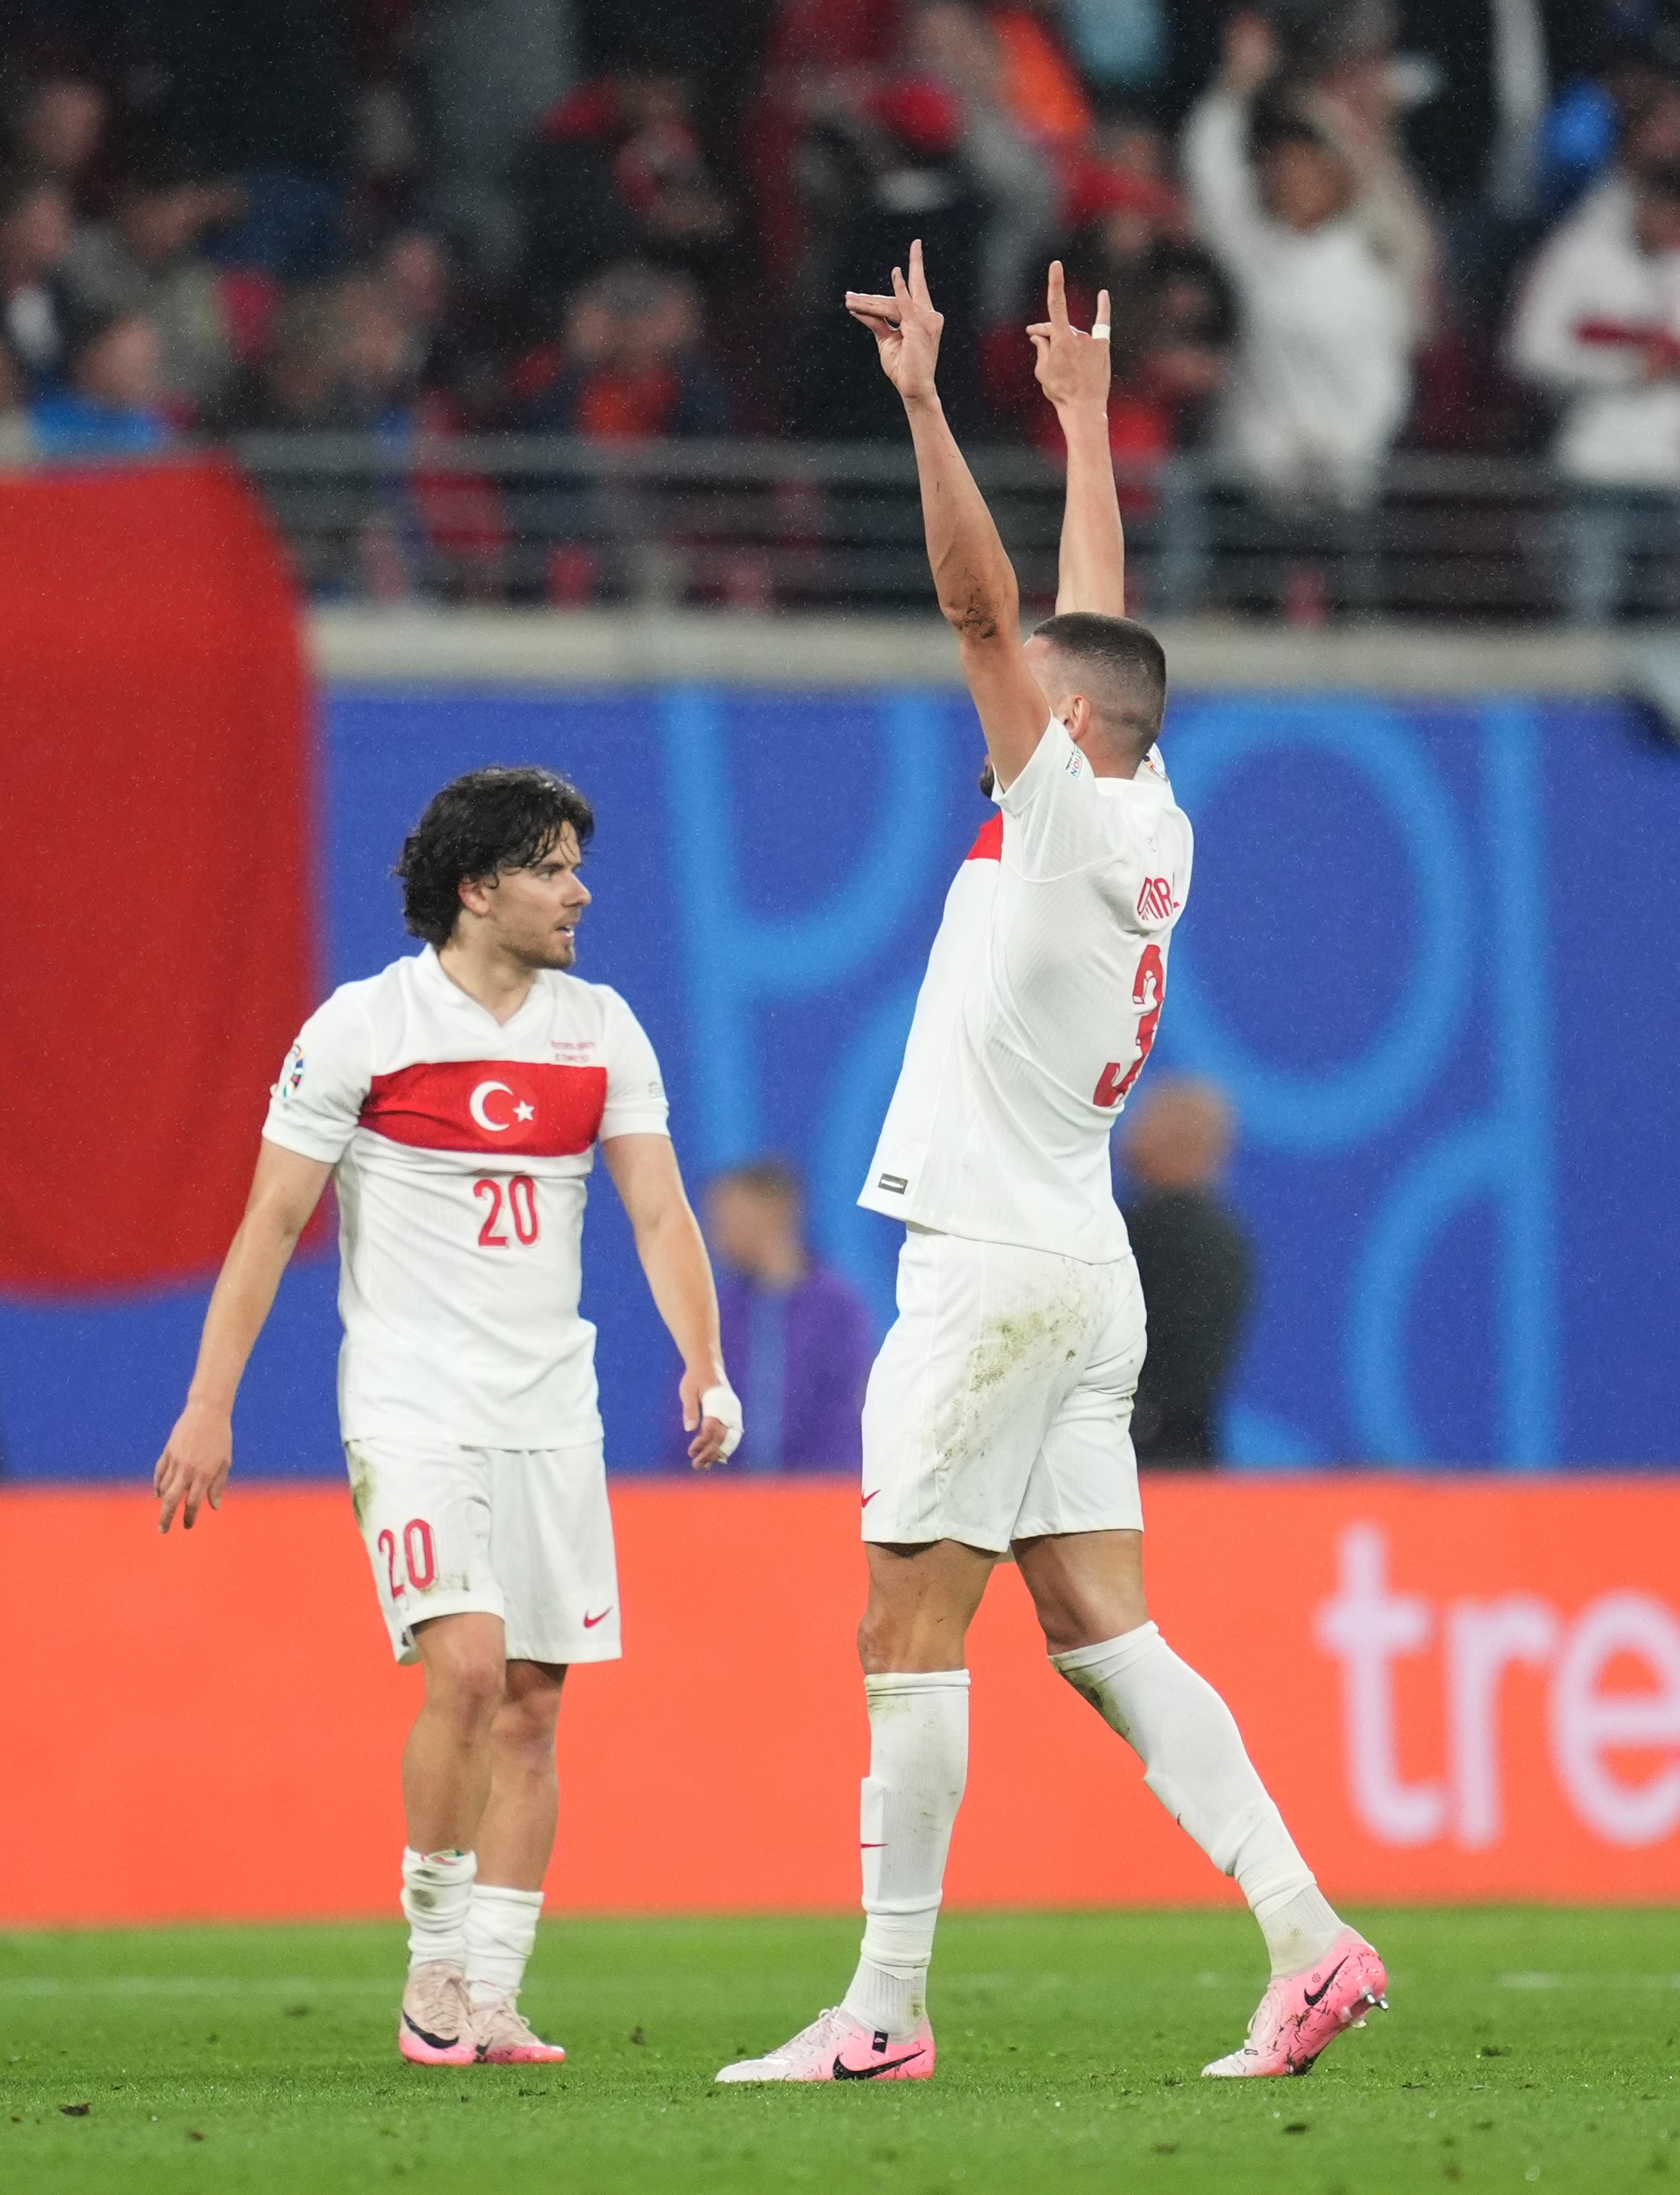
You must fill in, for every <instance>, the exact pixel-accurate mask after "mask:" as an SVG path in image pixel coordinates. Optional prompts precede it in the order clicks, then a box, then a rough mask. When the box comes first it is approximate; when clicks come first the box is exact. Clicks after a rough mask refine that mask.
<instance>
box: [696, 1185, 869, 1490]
mask: <svg viewBox="0 0 1680 2195" xmlns="http://www.w3.org/2000/svg"><path fill="white" fill-rule="evenodd" d="M803 1201H804V1200H803V1191H802V1190H801V1186H800V1182H799V1177H798V1175H797V1173H796V1172H794V1170H793V1168H792V1167H790V1166H788V1165H787V1164H786V1163H785V1161H782V1160H780V1159H759V1160H757V1161H754V1162H753V1163H752V1164H751V1165H749V1166H742V1167H733V1168H732V1169H731V1170H730V1171H729V1172H728V1173H723V1174H720V1175H719V1176H718V1177H717V1178H716V1180H715V1181H713V1182H712V1183H711V1185H710V1187H709V1189H708V1190H707V1192H706V1199H705V1218H706V1235H707V1238H708V1240H709V1241H710V1242H711V1249H712V1255H713V1258H714V1260H715V1261H716V1270H717V1302H718V1310H719V1313H720V1315H721V1318H722V1333H723V1347H724V1350H725V1352H726V1354H727V1357H728V1364H729V1370H730V1375H731V1377H732V1378H733V1379H734V1382H735V1385H736V1386H737V1388H738V1390H739V1393H740V1397H741V1403H742V1415H743V1417H744V1418H745V1422H746V1434H745V1438H744V1439H743V1441H742V1443H741V1445H740V1448H739V1450H738V1451H737V1454H736V1457H735V1465H736V1468H737V1469H738V1470H744V1471H750V1472H751V1471H766V1472H768V1471H849V1470H850V1471H854V1470H856V1469H857V1467H858V1466H859V1464H860V1462H861V1460H862V1436H861V1432H860V1413H861V1411H862V1409H863V1391H864V1386H865V1383H866V1381H867V1380H868V1377H869V1363H870V1358H871V1357H872V1354H873V1351H874V1336H873V1333H872V1323H871V1320H870V1316H869V1311H868V1306H867V1305H866V1304H865V1302H864V1300H863V1299H862V1297H861V1296H860V1294H859V1293H858V1292H857V1290H856V1289H855V1288H854V1287H853V1286H852V1284H851V1282H849V1281H848V1280H845V1279H843V1277H842V1276H840V1275H839V1274H838V1273H835V1272H831V1271H830V1270H828V1269H827V1268H826V1267H825V1266H823V1265H819V1264H818V1263H817V1262H816V1261H815V1259H814V1258H813V1257H812V1255H811V1253H810V1250H809V1248H808V1247H807V1244H806V1242H805V1237H804V1227H803ZM687 1459H688V1435H686V1434H682V1433H680V1432H673V1435H672V1439H671V1444H670V1461H671V1462H672V1463H674V1464H677V1465H681V1466H686V1463H687Z"/></svg>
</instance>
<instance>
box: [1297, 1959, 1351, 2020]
mask: <svg viewBox="0 0 1680 2195" xmlns="http://www.w3.org/2000/svg"><path fill="white" fill-rule="evenodd" d="M1347 1963H1348V1962H1347V1961H1346V1960H1345V1959H1338V1961H1337V1962H1336V1963H1335V1965H1334V1966H1333V1967H1332V1968H1331V1969H1330V1972H1329V1973H1327V1974H1326V1976H1325V1978H1324V1979H1323V1980H1322V1981H1321V1982H1320V1984H1319V1985H1318V1987H1317V1988H1316V1989H1315V1990H1303V1991H1302V1992H1301V1994H1302V1995H1303V1997H1304V1998H1305V1999H1306V2001H1307V2005H1308V2008H1309V2010H1310V2009H1311V2008H1312V2007H1313V2006H1314V2005H1316V2004H1321V2003H1322V2002H1324V1993H1325V1991H1326V1990H1327V1989H1328V1988H1329V1986H1330V1985H1331V1984H1332V1982H1333V1981H1334V1980H1335V1979H1336V1977H1337V1975H1338V1974H1339V1973H1341V1971H1342V1969H1343V1967H1345V1966H1346V1965H1347Z"/></svg>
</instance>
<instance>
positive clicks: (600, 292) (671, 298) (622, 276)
mask: <svg viewBox="0 0 1680 2195" xmlns="http://www.w3.org/2000/svg"><path fill="white" fill-rule="evenodd" d="M701 329H702V320H701V314H700V298H699V289H698V287H697V286H696V285H695V283H694V280H693V277H692V276H691V275H688V274H676V273H674V272H672V271H670V269H668V268H653V267H640V266H628V267H613V268H608V269H607V272H606V273H605V274H600V275H597V276H596V277H595V279H594V280H593V281H591V282H587V283H585V284H584V286H583V288H582V289H581V290H579V291H578V293H577V295H576V296H575V297H573V298H572V302H571V305H570V308H569V309H568V310H567V316H566V332H565V336H564V338H563V340H562V341H561V343H560V344H559V345H558V346H549V347H548V348H546V349H543V350H540V351H538V352H535V353H532V354H530V355H528V356H527V357H526V360H524V361H523V362H522V364H521V366H520V367H519V368H518V369H517V370H516V380H515V388H516V394H517V395H518V397H519V399H520V402H519V408H518V413H517V418H518V423H519V424H520V425H521V426H523V427H526V428H534V429H548V430H549V431H550V432H552V433H555V434H561V435H583V436H584V437H586V438H587V439H588V440H590V441H601V442H618V441H644V440H652V439H654V438H657V437H660V436H664V435H722V434H724V433H726V432H727V431H728V424H729V404H728V396H727V395H726V394H725V391H724V389H723V387H722V383H721V382H720V381H719V380H718V378H717V376H716V373H714V372H713V371H712V369H711V365H710V364H709V362H708V361H707V359H706V356H705V352H704V350H703V349H701V344H700V336H701Z"/></svg>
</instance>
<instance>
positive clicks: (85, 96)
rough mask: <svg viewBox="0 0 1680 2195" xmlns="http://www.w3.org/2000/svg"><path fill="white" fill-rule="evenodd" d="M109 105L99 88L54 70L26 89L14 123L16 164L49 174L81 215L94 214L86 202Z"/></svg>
mask: <svg viewBox="0 0 1680 2195" xmlns="http://www.w3.org/2000/svg"><path fill="white" fill-rule="evenodd" d="M109 107H110V101H109V100H108V98H107V96H106V92H105V89H104V87H103V85H101V84H95V83H94V82H93V80H92V79H91V78H88V77H82V76H72V75H64V74H59V73H56V72H55V73H50V74H48V75H45V76H43V77H40V78H37V80H36V81H35V82H34V83H33V84H31V85H30V86H29V88H28V89H27V90H26V92H25V94H24V96H23V98H22V100H21V101H20V105H19V108H18V112H17V114H16V117H15V119H14V122H13V124H12V129H11V133H10V135H11V142H12V147H13V152H14V156H15V158H16V159H17V161H18V164H19V165H20V167H23V168H26V169H28V170H30V171H31V172H32V173H33V174H35V175H37V176H51V178H52V180H53V181H55V183H58V184H59V185H60V186H61V187H62V188H63V190H64V192H65V193H66V196H67V197H68V198H69V199H70V201H71V203H72V205H73V206H74V207H76V209H77V210H78V211H80V212H82V213H83V214H86V213H89V212H91V211H92V210H94V209H93V207H92V205H91V204H90V199H91V198H92V196H93V187H94V178H95V172H96V164H97V163H98V160H99V156H100V153H101V147H102V146H103V142H104V138H105V124H106V115H107V113H108V112H109Z"/></svg>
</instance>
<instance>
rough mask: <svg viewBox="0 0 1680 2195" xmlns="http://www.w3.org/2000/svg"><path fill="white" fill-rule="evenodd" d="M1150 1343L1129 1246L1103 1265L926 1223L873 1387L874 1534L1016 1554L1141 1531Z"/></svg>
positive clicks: (870, 1507)
mask: <svg viewBox="0 0 1680 2195" xmlns="http://www.w3.org/2000/svg"><path fill="white" fill-rule="evenodd" d="M1143 1350H1144V1328H1143V1291H1142V1288H1140V1287H1139V1285H1138V1280H1137V1266H1136V1263H1135V1261H1134V1260H1133V1259H1132V1258H1131V1256H1130V1254H1128V1255H1127V1256H1125V1257H1124V1258H1120V1259H1115V1260H1114V1261H1113V1262H1112V1263H1110V1264H1106V1265H1085V1264H1083V1263H1082V1262H1081V1261H1080V1260H1079V1259H1077V1258H1062V1257H1058V1256H1056V1254H1055V1253H1053V1252H1050V1251H1048V1250H1023V1249H1019V1248H1016V1247H1013V1246H1011V1245H1009V1244H1006V1243H1001V1242H970V1241H969V1240H967V1239H966V1238H965V1237H964V1236H960V1235H942V1234H937V1233H934V1232H932V1231H930V1230H926V1229H923V1228H912V1229H911V1230H910V1231H909V1233H908V1234H907V1235H906V1237H905V1243H904V1247H903V1249H902V1250H901V1251H900V1253H899V1265H898V1318H897V1320H896V1322H895V1324H894V1326H893V1328H892V1330H891V1332H890V1333H889V1334H888V1336H887V1338H886V1339H885V1341H883V1343H882V1345H881V1353H880V1355H879V1356H878V1357H877V1358H876V1360H875V1366H874V1369H873V1370H872V1372H871V1374H870V1375H869V1391H868V1394H867V1395H866V1397H865V1400H864V1406H863V1536H864V1538H865V1539H866V1540H875V1541H884V1542H885V1543H886V1544H888V1545H889V1546H892V1545H900V1546H919V1545H921V1544H922V1543H923V1542H924V1541H930V1540H961V1541H965V1542H966V1543H967V1544H968V1545H969V1547H984V1548H987V1549H988V1550H990V1551H991V1552H992V1553H995V1554H1002V1553H1006V1552H1007V1550H1008V1549H1009V1547H1010V1545H1011V1543H1012V1542H1013V1541H1016V1540H1033V1539H1038V1538H1039V1537H1041V1536H1042V1535H1044V1534H1046V1533H1053V1532H1106V1531H1117V1530H1119V1531H1136V1530H1141V1529H1142V1523H1143V1512H1142V1507H1141V1505H1140V1503H1139V1501H1138V1498H1137V1458H1136V1455H1135V1454H1134V1452H1133V1449H1132V1445H1131V1398H1132V1392H1133V1390H1134V1389H1135V1388H1136V1385H1137V1375H1138V1373H1139V1372H1140V1371H1141V1370H1142V1365H1143Z"/></svg>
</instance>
